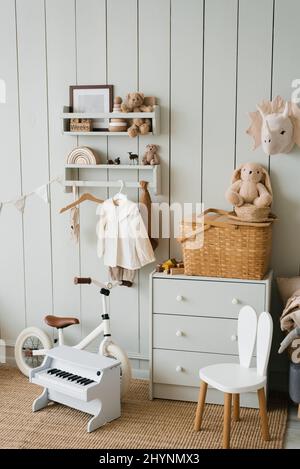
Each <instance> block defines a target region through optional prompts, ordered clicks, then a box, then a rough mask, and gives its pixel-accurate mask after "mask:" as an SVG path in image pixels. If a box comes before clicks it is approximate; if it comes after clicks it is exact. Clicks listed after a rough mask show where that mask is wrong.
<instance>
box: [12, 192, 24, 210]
mask: <svg viewBox="0 0 300 469" xmlns="http://www.w3.org/2000/svg"><path fill="white" fill-rule="evenodd" d="M25 202H26V195H23V197H20V198H19V199H17V200H15V202H14V206H15V207H16V208H17V209H18V210H19V211H20V212H22V213H23V212H24V208H25Z"/></svg>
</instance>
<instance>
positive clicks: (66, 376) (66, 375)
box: [63, 373, 72, 379]
mask: <svg viewBox="0 0 300 469" xmlns="http://www.w3.org/2000/svg"><path fill="white" fill-rule="evenodd" d="M71 374H72V373H66V374H65V376H63V378H64V379H66V378H68V377H69V376H70V375H71Z"/></svg>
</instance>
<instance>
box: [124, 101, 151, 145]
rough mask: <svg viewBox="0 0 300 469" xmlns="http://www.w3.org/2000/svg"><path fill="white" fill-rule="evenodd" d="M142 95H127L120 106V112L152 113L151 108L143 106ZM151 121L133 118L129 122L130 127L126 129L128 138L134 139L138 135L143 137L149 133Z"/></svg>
mask: <svg viewBox="0 0 300 469" xmlns="http://www.w3.org/2000/svg"><path fill="white" fill-rule="evenodd" d="M144 99H145V96H144V94H143V93H128V94H127V96H126V99H125V101H124V102H123V103H122V104H121V111H122V112H152V111H153V107H152V106H146V105H145V104H144ZM150 129H151V120H150V119H142V118H134V119H131V120H130V127H129V128H128V129H127V133H128V135H129V137H136V136H137V135H138V134H141V135H144V134H147V133H148V132H150Z"/></svg>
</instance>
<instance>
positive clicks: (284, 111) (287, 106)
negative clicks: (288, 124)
mask: <svg viewBox="0 0 300 469" xmlns="http://www.w3.org/2000/svg"><path fill="white" fill-rule="evenodd" d="M282 117H283V118H284V119H286V118H287V117H289V103H288V102H287V101H286V103H285V106H284V110H283V113H282Z"/></svg>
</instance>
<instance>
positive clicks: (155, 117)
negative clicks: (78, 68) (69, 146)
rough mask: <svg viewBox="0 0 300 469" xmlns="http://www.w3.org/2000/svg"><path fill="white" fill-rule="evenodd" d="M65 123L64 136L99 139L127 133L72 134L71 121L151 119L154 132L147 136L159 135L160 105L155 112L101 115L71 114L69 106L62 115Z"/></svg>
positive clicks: (155, 107)
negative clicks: (85, 136) (82, 136)
mask: <svg viewBox="0 0 300 469" xmlns="http://www.w3.org/2000/svg"><path fill="white" fill-rule="evenodd" d="M61 118H62V122H63V134H64V135H76V136H77V135H88V136H95V135H96V136H98V137H105V136H110V137H124V136H125V137H126V136H127V135H128V134H127V132H107V131H103V132H102V131H92V132H70V119H76V118H78V119H115V118H123V119H134V118H143V119H146V118H147V119H151V121H152V131H151V132H149V133H148V134H146V136H147V135H159V132H160V107H159V106H158V105H155V106H153V112H128V113H125V112H101V113H94V112H92V113H84V112H70V108H69V107H68V106H64V110H63V113H62V115H61Z"/></svg>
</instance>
